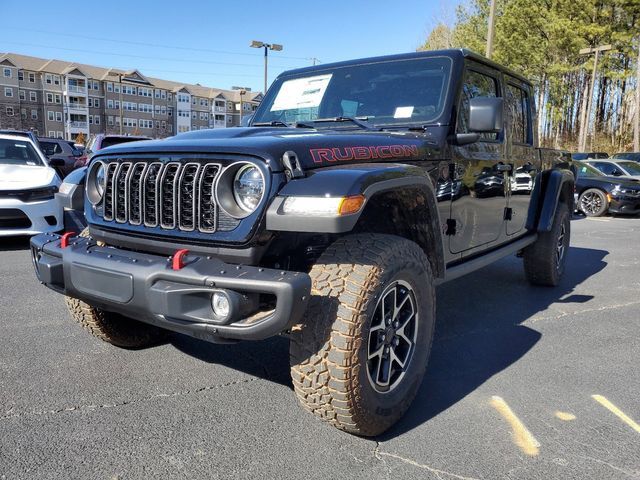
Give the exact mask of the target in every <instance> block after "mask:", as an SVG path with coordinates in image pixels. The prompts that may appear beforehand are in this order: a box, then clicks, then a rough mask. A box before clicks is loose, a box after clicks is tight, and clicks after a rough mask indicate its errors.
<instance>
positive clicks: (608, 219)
mask: <svg viewBox="0 0 640 480" xmlns="http://www.w3.org/2000/svg"><path fill="white" fill-rule="evenodd" d="M587 220H592V221H594V222H610V221H611V219H610V218H594V217H587Z"/></svg>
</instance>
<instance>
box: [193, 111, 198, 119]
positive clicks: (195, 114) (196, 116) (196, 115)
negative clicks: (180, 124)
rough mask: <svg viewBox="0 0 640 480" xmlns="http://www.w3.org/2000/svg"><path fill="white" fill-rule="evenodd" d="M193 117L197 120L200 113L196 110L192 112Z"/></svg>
mask: <svg viewBox="0 0 640 480" xmlns="http://www.w3.org/2000/svg"><path fill="white" fill-rule="evenodd" d="M191 118H193V119H194V120H196V119H197V118H198V114H197V113H196V112H193V113H192V114H191Z"/></svg>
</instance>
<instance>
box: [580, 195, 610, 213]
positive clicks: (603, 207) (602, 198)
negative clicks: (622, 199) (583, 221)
mask: <svg viewBox="0 0 640 480" xmlns="http://www.w3.org/2000/svg"><path fill="white" fill-rule="evenodd" d="M590 196H593V197H594V198H595V200H594V201H597V202H599V205H600V207H599V208H595V207H593V208H591V207H589V208H584V207H583V202H584V201H585V200H586V199H587V198H589V197H590ZM578 209H579V210H580V211H581V212H582V213H584V214H585V215H586V216H587V217H601V216H603V215H604V214H605V213H607V211H608V210H609V200H608V199H607V194H606V193H605V192H603V191H602V190H600V189H599V188H589V189H587V190H585V191H584V192H582V193H581V194H580V197H578Z"/></svg>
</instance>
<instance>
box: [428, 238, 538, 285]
mask: <svg viewBox="0 0 640 480" xmlns="http://www.w3.org/2000/svg"><path fill="white" fill-rule="evenodd" d="M537 239H538V234H537V233H534V234H532V235H527V236H526V237H524V238H521V239H520V240H516V241H515V242H513V243H509V244H507V245H505V246H503V247H499V248H497V249H496V250H491V251H490V252H488V253H485V254H482V255H480V256H479V257H475V258H473V259H471V260H466V261H463V262H462V263H459V264H457V265H454V266H452V267H448V268H447V270H446V272H445V275H444V278H443V279H438V280H437V281H436V285H441V284H443V283H446V282H448V281H450V280H455V279H456V278H460V277H462V276H464V275H466V274H468V273H471V272H475V271H476V270H479V269H480V268H483V267H486V266H487V265H489V264H491V263H494V262H497V261H498V260H500V259H501V258H504V257H507V256H509V255H512V254H514V253H517V252H519V251H520V250H522V249H523V248H524V247H527V246H529V245H531V244H532V243H533V242H535V241H536V240H537Z"/></svg>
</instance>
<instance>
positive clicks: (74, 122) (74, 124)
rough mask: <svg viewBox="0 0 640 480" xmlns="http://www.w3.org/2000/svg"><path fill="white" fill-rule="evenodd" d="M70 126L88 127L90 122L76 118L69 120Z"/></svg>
mask: <svg viewBox="0 0 640 480" xmlns="http://www.w3.org/2000/svg"><path fill="white" fill-rule="evenodd" d="M69 126H70V127H71V128H88V127H89V122H79V121H77V120H75V121H73V122H69Z"/></svg>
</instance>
